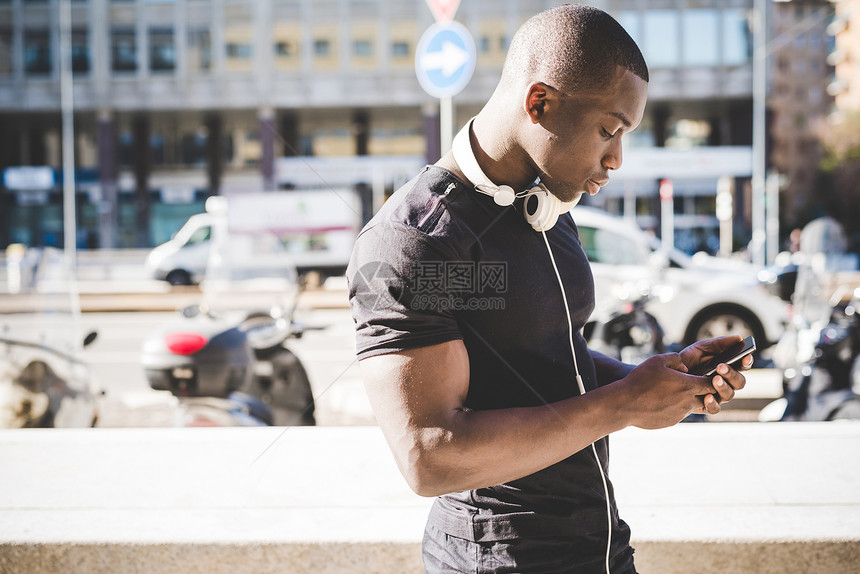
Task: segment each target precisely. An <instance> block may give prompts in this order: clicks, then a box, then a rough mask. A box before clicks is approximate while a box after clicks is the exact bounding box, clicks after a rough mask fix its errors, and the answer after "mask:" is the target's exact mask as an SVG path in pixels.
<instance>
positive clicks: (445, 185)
mask: <svg viewBox="0 0 860 574" xmlns="http://www.w3.org/2000/svg"><path fill="white" fill-rule="evenodd" d="M465 188H466V184H465V183H464V182H463V181H462V180H460V179H458V178H457V177H456V176H455V175H454V174H453V173H451V172H450V171H448V170H446V169H443V168H440V167H437V166H427V167H425V168H424V169H423V170H421V172H420V173H419V174H418V175H416V176H415V177H414V178H412V179H411V180H410V181H409V182H408V183H406V184H405V185H403V186H402V187H400V188H399V189H398V190H397V191H395V192H394V193H393V194H392V195H391V197H390V198H389V199H388V200H387V201H386V202H385V204H384V205H383V206H382V208H381V209H380V210H379V211H378V212H377V213H376V215H374V216H373V218H372V219H371V220H370V221H369V222H368V223H367V225H365V226H364V229H362V230H361V232H360V233H359V235H358V239H357V242H359V243H360V242H365V241H368V240H373V238H377V239H378V238H379V237H380V232H382V236H383V237H385V238H386V239H385V241H387V242H392V241H394V240H393V238H394V237H396V238H397V240H396V242H397V243H402V242H404V241H407V242H408V241H425V240H432V241H449V240H454V241H456V239H457V237H458V235H459V234H460V227H461V226H462V219H463V217H461V216H462V215H464V214H463V213H462V212H463V210H464V207H465V206H464V205H462V204H463V202H462V201H458V196H462V195H464V194H463V193H462V192H463V191H465ZM465 209H466V210H468V207H465ZM457 212H460V215H456V214H457ZM392 247H393V246H392Z"/></svg>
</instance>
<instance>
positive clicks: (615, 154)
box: [603, 137, 624, 169]
mask: <svg viewBox="0 0 860 574" xmlns="http://www.w3.org/2000/svg"><path fill="white" fill-rule="evenodd" d="M616 140H617V141H615V142H613V145H612V147H611V148H609V151H608V152H607V153H606V156H605V157H604V158H603V167H604V168H605V169H620V168H621V163H622V161H623V159H624V158H623V157H622V153H621V138H620V137H618V138H616Z"/></svg>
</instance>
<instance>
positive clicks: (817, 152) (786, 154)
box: [768, 0, 833, 232]
mask: <svg viewBox="0 0 860 574" xmlns="http://www.w3.org/2000/svg"><path fill="white" fill-rule="evenodd" d="M772 15H773V18H772V22H771V38H770V40H769V42H768V53H769V55H770V57H771V58H772V66H771V73H772V76H771V80H770V93H769V95H768V107H769V109H770V111H771V122H770V126H769V132H770V137H771V144H772V148H771V153H770V159H771V162H772V166H773V168H774V169H775V170H777V171H778V172H779V174H780V175H781V176H783V177H782V182H783V183H782V186H781V190H780V191H781V193H780V195H781V203H780V211H781V213H782V217H781V219H782V221H783V222H787V223H791V222H793V220H794V218H795V216H796V215H797V214H798V212H799V211H800V210H801V208H802V207H803V206H804V205H805V204H806V203H807V202H808V201H809V198H810V197H811V195H812V194H813V193H814V191H815V190H814V187H815V180H816V174H817V172H818V165H819V162H820V161H821V156H822V148H821V144H820V137H821V130H823V129H826V122H827V116H828V114H829V113H830V112H831V110H832V108H833V97H832V96H831V95H830V94H829V93H828V90H827V85H828V83H829V82H830V80H831V76H832V74H833V67H832V66H830V65H829V64H828V54H829V53H830V52H831V44H832V38H831V37H830V36H828V34H827V27H828V25H829V24H830V22H831V21H832V20H833V4H832V3H831V2H829V1H827V0H791V1H790V2H775V3H774V4H773V12H772ZM785 231H786V232H787V231H789V230H785Z"/></svg>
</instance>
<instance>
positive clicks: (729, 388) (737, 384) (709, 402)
mask: <svg viewBox="0 0 860 574" xmlns="http://www.w3.org/2000/svg"><path fill="white" fill-rule="evenodd" d="M742 339H743V338H742V337H740V336H737V335H733V336H728V337H718V338H716V339H709V340H707V341H699V342H697V343H693V344H692V345H690V346H689V347H687V348H686V349H684V350H683V351H681V352H680V353H679V354H680V355H681V360H682V361H683V362H684V364H685V365H686V366H687V368H688V369H691V368H693V367H695V366H696V365H699V364H701V363H704V362H706V361H708V360H710V359H711V358H712V357H714V356H716V355H718V354H719V353H721V352H722V351H724V350H726V349H728V348H729V347H731V346H732V345H736V344H737V343H738V342H740V341H741V340H742ZM752 364H753V358H752V355H747V356H746V357H744V358H743V359H741V360H740V361H739V362H737V363H735V364H734V365H732V366H729V365H726V364H723V363H721V364H720V365H719V366H718V367H717V373H716V374H715V375H714V376H713V378H712V379H711V382H712V384H713V385H714V388H715V389H716V390H717V393H716V394H710V395H705V396H704V398H703V401H704V407H705V411H706V412H708V413H710V414H717V413H718V412H720V404H721V403H724V402H727V401H730V400H732V398H734V396H735V391H739V390H741V389H742V388H744V385H746V378H745V377H744V376H743V374H741V371H748V370H749V369H750V368H751V367H752Z"/></svg>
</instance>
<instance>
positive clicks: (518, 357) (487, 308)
mask: <svg viewBox="0 0 860 574" xmlns="http://www.w3.org/2000/svg"><path fill="white" fill-rule="evenodd" d="M574 215H575V210H574ZM546 235H547V239H548V240H549V243H550V245H551V247H552V251H553V255H554V256H555V260H556V262H557V264H558V269H559V272H560V274H561V278H562V280H563V281H564V285H565V291H566V295H567V298H568V305H569V307H570V315H571V321H572V323H573V328H574V332H575V336H574V346H575V348H576V356H577V362H578V366H579V370H580V374H581V376H582V379H583V382H584V384H585V388H586V390H591V389H593V388H595V387H596V386H597V385H598V381H596V374H595V369H594V363H593V361H592V359H591V357H590V355H589V353H588V350H587V347H586V343H585V341H584V339H583V338H582V336H581V334H580V329H581V327H582V326H583V324H584V323H585V322H586V321H587V320H588V318H589V316H590V314H591V312H592V310H593V308H594V283H593V279H592V276H591V269H590V267H589V265H588V260H587V258H586V255H585V253H584V252H583V250H582V247H581V245H580V242H579V236H578V232H577V229H576V226H575V225H574V223H573V220H572V219H571V217H569V216H566V215H563V216H562V217H560V218H559V220H558V223H556V225H555V226H554V227H553V228H552V229H551V230H549V231H548V232H547V233H546ZM347 278H348V280H349V295H350V306H351V308H352V314H353V318H354V319H355V322H356V329H357V334H356V346H357V353H358V357H359V358H360V359H363V358H366V357H371V356H374V355H379V354H383V353H392V352H397V351H403V350H406V349H413V348H418V347H424V346H429V345H435V344H439V343H443V342H447V341H452V340H456V339H462V340H463V343H464V345H465V347H466V349H467V351H468V355H469V365H470V380H469V391H468V395H467V398H466V403H465V405H464V406H465V407H466V408H468V409H472V410H488V409H501V408H510V407H527V406H535V405H544V404H548V403H553V402H556V401H559V400H562V399H565V398H569V397H572V396H575V395H578V394H579V391H578V388H577V384H576V380H575V374H576V373H575V370H574V365H573V360H572V358H571V354H570V343H569V334H568V323H567V321H566V320H565V317H564V313H565V308H564V303H563V301H562V295H561V289H560V287H559V285H558V279H557V278H556V275H555V271H554V270H553V267H552V263H551V261H550V258H549V254H548V252H547V248H546V245H545V244H544V239H543V237H542V235H541V233H540V232H537V231H535V230H534V229H532V227H531V226H530V225H529V224H528V223H527V222H526V221H525V218H524V217H523V214H522V200H518V201H517V202H515V204H514V205H513V206H511V207H500V206H497V205H496V204H495V203H494V202H493V200H492V198H491V197H489V196H486V195H483V194H481V193H478V192H476V191H475V190H474V189H473V187H472V186H471V185H469V184H467V183H466V182H463V181H462V180H460V179H459V178H457V177H456V176H454V175H453V174H452V173H451V172H449V171H447V170H444V169H442V168H439V167H435V166H428V167H426V168H425V169H424V170H423V171H422V172H421V173H420V174H419V175H418V176H417V177H416V178H414V179H413V180H412V181H410V182H409V183H408V184H406V185H405V186H404V187H403V188H401V189H399V190H398V191H397V192H396V193H395V194H394V195H393V196H392V197H391V198H390V199H389V200H388V202H386V204H385V205H384V206H383V208H382V209H381V210H380V211H379V213H377V215H376V216H375V217H374V218H373V219H372V220H371V221H370V222H369V223H368V224H367V226H366V227H365V228H364V229H363V230H362V232H361V233H360V234H359V236H358V238H357V240H356V244H355V249H354V252H353V256H352V260H351V261H350V264H349V268H348V270H347ZM604 382H605V381H604ZM574 433H575V429H573V428H571V440H575V439H574ZM596 446H597V452H598V455H599V457H600V459H601V462H602V465H603V466H604V469H606V468H607V467H608V441H607V439H601V440H600V441H598V442H597V443H596ZM535 448H540V445H537V444H536V445H535ZM611 494H612V489H611V485H610V495H611ZM612 506H613V514H614V515H615V516H614V524H615V525H614V528H613V539H614V542H613V554H615V553H616V552H624V551H625V550H626V549H627V548H628V544H629V530H628V528H627V525H626V524H625V523H624V522H623V521H620V520H619V519H618V517H617V512H616V511H615V504H614V500H613V501H612ZM429 523H430V524H432V525H433V526H435V527H436V528H437V529H439V530H441V531H443V532H446V533H448V534H450V535H452V536H457V537H460V538H464V539H467V540H472V541H477V542H491V541H500V540H510V539H513V538H518V537H523V536H526V537H528V536H539V537H560V538H564V539H567V540H575V541H576V544H577V552H581V553H582V558H583V563H592V562H594V561H595V560H597V561H598V562H599V560H600V557H601V556H602V555H603V553H605V545H606V502H605V499H604V491H603V483H602V481H601V477H600V473H599V471H598V469H597V463H596V461H595V459H594V456H593V453H592V451H591V449H590V448H587V449H583V450H582V451H580V452H578V453H576V454H574V455H573V456H571V457H569V458H568V459H566V460H563V461H561V462H559V463H557V464H555V465H552V466H550V467H548V468H546V469H543V470H541V471H539V472H536V473H534V474H532V475H529V476H526V477H523V478H521V479H518V480H514V481H511V482H508V483H505V484H500V485H497V486H493V487H489V488H480V489H476V490H472V491H467V492H461V493H455V494H448V495H445V496H442V497H440V498H439V499H438V500H437V501H436V503H435V504H434V506H433V509H432V511H431V515H430V519H429Z"/></svg>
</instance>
